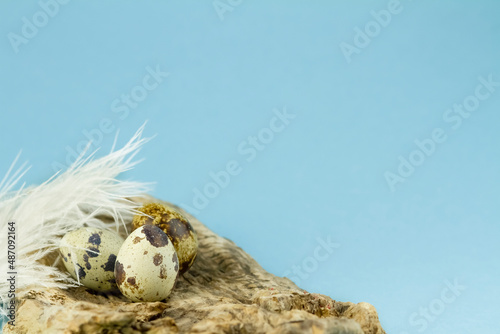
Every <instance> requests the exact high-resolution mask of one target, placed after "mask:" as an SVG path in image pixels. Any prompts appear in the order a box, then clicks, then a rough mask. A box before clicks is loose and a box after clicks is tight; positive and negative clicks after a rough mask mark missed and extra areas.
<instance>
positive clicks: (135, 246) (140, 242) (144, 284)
mask: <svg viewBox="0 0 500 334" xmlns="http://www.w3.org/2000/svg"><path fill="white" fill-rule="evenodd" d="M178 272H179V260H178V258H177V253H176V252H175V249H174V246H173V244H172V242H171V241H170V240H169V238H168V237H167V235H166V234H165V233H164V232H163V231H162V230H161V229H159V228H158V227H156V226H153V225H144V226H141V227H140V228H138V229H136V230H134V231H133V232H132V233H130V235H129V236H128V237H127V239H125V241H124V242H123V245H122V247H121V248H120V251H119V252H118V256H117V258H116V265H115V278H116V284H117V285H118V288H119V289H120V291H121V292H122V294H123V295H124V296H125V297H127V298H129V299H130V300H132V301H135V302H153V301H160V300H163V299H165V298H167V297H168V295H170V292H172V289H173V288H174V285H175V281H176V279H177V274H178Z"/></svg>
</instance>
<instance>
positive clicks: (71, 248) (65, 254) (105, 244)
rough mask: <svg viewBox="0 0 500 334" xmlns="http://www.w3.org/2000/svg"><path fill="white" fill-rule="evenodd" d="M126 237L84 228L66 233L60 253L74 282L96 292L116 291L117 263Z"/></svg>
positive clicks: (97, 229)
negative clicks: (115, 274)
mask: <svg viewBox="0 0 500 334" xmlns="http://www.w3.org/2000/svg"><path fill="white" fill-rule="evenodd" d="M122 243H123V238H122V237H120V236H119V235H118V234H116V233H113V232H111V231H106V230H102V229H99V228H93V227H84V228H81V229H78V230H75V231H72V232H69V233H67V234H66V235H65V236H64V237H63V238H62V239H61V246H60V247H59V251H60V253H61V255H62V258H63V263H64V266H65V267H66V269H67V270H68V272H69V273H70V274H71V276H73V278H74V279H76V280H78V279H79V280H80V283H81V284H83V285H84V286H86V287H88V288H91V289H93V290H97V291H110V290H116V283H115V276H114V270H115V261H116V257H117V254H118V251H119V250H120V247H121V245H122Z"/></svg>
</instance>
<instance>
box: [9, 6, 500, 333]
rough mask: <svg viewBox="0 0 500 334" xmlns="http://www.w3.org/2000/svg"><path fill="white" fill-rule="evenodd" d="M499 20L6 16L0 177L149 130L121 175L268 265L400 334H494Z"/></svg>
mask: <svg viewBox="0 0 500 334" xmlns="http://www.w3.org/2000/svg"><path fill="white" fill-rule="evenodd" d="M499 14H500V3H499V2H498V1H493V0H492V1H460V2H458V1H439V2H436V1H430V0H427V1H424V0H422V1H410V0H402V1H401V2H399V3H398V2H394V1H387V0H377V1H356V2H348V1H344V2H340V1H336V2H333V1H316V2H312V1H274V2H272V3H270V2H269V1H262V0H258V1H239V0H221V1H165V2H162V3H160V2H153V1H141V2H138V1H136V2H132V1H121V2H118V1H106V2H97V1H93V2H86V3H82V2H76V1H67V0H66V3H63V1H62V0H60V2H55V0H51V1H49V0H42V1H40V2H37V1H3V2H2V3H1V4H0V22H1V25H0V26H1V28H0V29H1V30H0V37H1V38H0V43H1V45H0V47H1V50H2V52H1V54H0V63H1V67H0V71H1V72H0V78H1V79H0V80H1V87H0V99H1V106H0V108H1V118H0V132H1V137H0V138H1V142H0V152H1V154H2V159H1V162H0V171H1V173H0V174H3V173H4V172H5V171H6V170H7V168H8V166H9V165H10V162H11V161H12V160H13V159H14V157H15V155H16V154H17V153H18V151H19V150H21V149H22V150H23V154H22V158H23V159H27V160H29V161H30V163H31V164H32V165H33V168H32V170H31V171H30V172H29V174H28V175H27V176H26V178H25V180H26V181H27V182H28V183H40V182H42V181H44V180H45V179H47V178H48V177H49V176H51V174H52V173H53V170H54V168H56V167H57V166H61V165H65V164H66V162H67V161H71V160H72V158H71V154H72V153H70V152H73V151H74V152H78V151H79V150H80V148H79V147H80V146H81V145H82V141H84V140H86V138H87V137H94V139H95V141H96V143H97V144H100V145H102V146H103V149H102V154H104V153H105V152H106V151H108V150H109V148H110V146H111V143H112V141H113V137H114V133H115V131H116V129H118V128H119V129H120V141H119V142H120V143H121V144H123V143H124V142H125V140H126V139H128V138H129V137H130V136H131V135H132V134H133V133H134V132H135V130H136V129H137V128H138V127H139V126H140V125H141V124H142V123H143V122H144V121H145V120H149V123H148V125H147V127H146V130H145V134H146V135H147V136H152V135H154V134H157V136H156V138H154V140H153V141H151V142H150V143H149V144H148V145H147V146H146V147H145V148H144V149H143V151H142V152H141V154H140V157H141V158H145V159H146V160H145V161H144V162H143V163H142V164H141V165H139V166H138V167H137V168H136V169H134V170H133V171H131V172H129V173H128V174H127V175H126V177H129V178H133V179H135V180H140V181H156V182H157V184H156V187H155V190H154V192H153V195H155V196H158V197H160V198H162V199H165V200H169V201H172V202H175V203H179V204H181V205H182V206H184V207H190V208H191V211H192V212H194V213H195V214H196V216H197V217H198V218H199V219H200V220H201V221H203V222H204V223H205V224H206V225H207V226H209V227H210V228H211V229H213V230H214V231H216V232H217V233H219V234H221V235H223V236H225V237H227V238H230V239H232V240H234V241H235V242H236V243H237V244H238V245H240V246H241V247H242V248H243V249H244V250H245V251H247V252H248V253H250V254H251V255H252V256H253V257H255V258H256V260H257V261H258V262H259V263H261V264H262V265H263V267H264V268H265V269H267V270H269V271H270V272H272V273H274V274H276V275H285V274H286V275H288V276H289V277H290V278H292V279H293V280H295V281H296V283H298V284H299V285H300V286H301V287H303V288H305V289H307V290H308V291H310V292H320V293H324V294H327V295H330V296H332V297H333V298H334V299H336V300H341V301H352V302H361V301H366V302H369V303H372V304H373V305H375V306H376V308H377V310H378V312H379V315H380V319H381V322H382V325H383V326H384V328H385V329H386V330H387V331H388V333H396V334H403V333H423V332H425V333H453V332H457V333H458V332H459V333H484V334H488V333H496V332H494V330H495V329H496V328H498V323H497V320H498V318H499V316H500V306H499V304H498V300H499V299H500V283H499V275H500V261H499V260H498V256H499V254H500V246H499V244H500V243H499V242H498V238H499V235H500V234H499V232H500V227H499V223H498V217H500V212H499V204H500V203H499V198H500V196H499V195H500V190H499V185H500V182H499V177H498V174H499V167H500V159H499V150H498V148H499V139H500V136H499V130H498V127H499V121H500V116H499V115H500V109H499V107H500V85H499V82H500V63H499V59H500V23H499V22H500V21H499V20H498V18H499ZM151 73H153V74H151ZM167 73H168V74H167ZM127 99H128V100H127ZM454 105H455V106H454ZM285 112H286V113H287V114H285ZM277 114H280V115H281V117H282V118H284V121H283V120H279V119H275V117H276V115H277ZM283 115H288V116H283ZM252 137H254V138H252ZM67 159H68V160H67ZM228 168H229V171H230V172H232V175H229V174H225V173H220V171H224V170H226V169H228ZM211 173H214V174H211ZM213 175H219V184H220V185H216V183H214V182H213V180H212V178H213ZM228 175H229V178H228V177H227V176H228ZM198 191H199V192H200V193H201V194H202V195H199V194H198V195H196V194H197V192H198ZM203 197H205V199H203ZM211 197H212V198H211Z"/></svg>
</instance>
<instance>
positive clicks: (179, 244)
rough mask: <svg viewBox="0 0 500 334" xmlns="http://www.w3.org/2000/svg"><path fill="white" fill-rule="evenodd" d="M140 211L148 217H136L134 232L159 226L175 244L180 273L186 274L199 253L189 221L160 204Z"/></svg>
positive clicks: (150, 205)
mask: <svg viewBox="0 0 500 334" xmlns="http://www.w3.org/2000/svg"><path fill="white" fill-rule="evenodd" d="M139 211H141V212H143V213H145V214H146V215H147V216H143V215H136V216H134V219H133V221H132V230H134V229H136V228H138V227H140V226H143V225H155V226H158V227H159V228H160V229H161V230H162V231H163V232H165V233H166V234H167V236H168V237H169V238H170V240H171V241H172V243H173V244H174V247H175V251H176V252H177V256H178V257H179V273H181V274H183V273H185V272H186V271H187V270H188V269H189V268H190V267H191V266H192V265H193V263H194V260H195V259H196V254H197V252H198V237H197V235H196V232H195V230H194V229H193V227H192V226H191V224H190V223H189V221H188V220H187V219H186V217H184V216H183V215H181V214H180V213H179V212H178V211H176V210H175V209H173V208H171V207H167V206H165V205H163V204H160V203H151V204H146V205H145V206H143V207H142V208H140V209H139Z"/></svg>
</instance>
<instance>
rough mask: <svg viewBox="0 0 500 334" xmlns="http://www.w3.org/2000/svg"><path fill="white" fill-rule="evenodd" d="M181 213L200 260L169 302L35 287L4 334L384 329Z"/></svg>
mask: <svg viewBox="0 0 500 334" xmlns="http://www.w3.org/2000/svg"><path fill="white" fill-rule="evenodd" d="M182 212H183V214H185V215H186V216H187V217H188V219H189V220H190V222H191V224H192V225H193V227H194V229H195V230H196V232H197V234H198V240H199V251H198V258H197V259H196V261H195V263H194V265H193V267H192V268H191V269H190V270H189V271H188V272H187V273H185V274H183V275H182V276H180V277H179V278H178V280H177V283H176V286H175V289H174V291H173V292H172V294H171V295H170V296H169V297H168V298H167V300H165V301H163V302H152V303H132V302H130V301H128V300H127V299H126V298H125V297H123V296H121V295H120V294H118V293H116V294H99V293H96V292H94V291H92V290H89V289H86V288H84V287H76V288H69V289H67V290H61V289H45V290H31V291H28V292H27V293H25V294H23V295H22V297H21V299H20V300H18V311H17V317H16V326H15V327H13V326H10V325H5V326H4V333H5V334H8V333H92V334H94V333H126V334H127V333H149V334H159V333H314V334H317V333H345V334H358V333H359V334H362V333H364V334H368V333H370V334H385V332H384V330H383V329H382V327H381V325H380V322H379V319H378V315H377V312H376V310H375V308H374V307H373V306H372V305H370V304H368V303H359V304H353V303H349V302H338V301H335V300H332V299H331V298H330V297H327V296H324V295H320V294H313V293H308V292H307V291H304V290H302V289H300V288H298V287H297V286H296V285H295V284H294V283H293V282H292V281H290V280H289V279H287V278H281V277H276V276H274V275H272V274H270V273H268V272H266V271H265V270H264V269H262V267H261V266H260V265H259V264H258V263H257V262H256V261H255V260H254V259H252V258H251V257H250V256H249V255H248V254H247V253H245V252H244V251H243V250H242V249H241V248H239V247H238V246H237V245H235V244H234V243H233V242H232V241H230V240H228V239H225V238H222V237H220V236H218V235H216V234H215V233H213V232H212V231H210V230H209V229H208V228H207V227H205V226H204V225H203V224H202V223H200V222H199V221H198V220H196V219H195V218H194V217H192V216H190V215H189V214H187V213H185V212H184V211H182Z"/></svg>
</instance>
